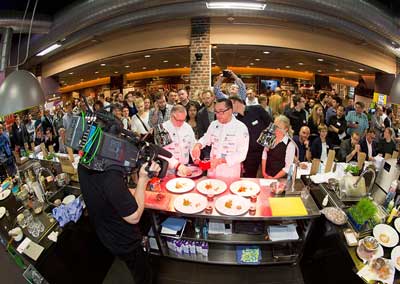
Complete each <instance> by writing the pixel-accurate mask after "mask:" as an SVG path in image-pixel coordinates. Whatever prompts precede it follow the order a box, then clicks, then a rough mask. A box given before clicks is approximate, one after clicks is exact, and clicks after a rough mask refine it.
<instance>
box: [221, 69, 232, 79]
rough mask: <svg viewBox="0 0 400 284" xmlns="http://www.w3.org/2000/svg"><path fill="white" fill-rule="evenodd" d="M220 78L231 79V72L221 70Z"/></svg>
mask: <svg viewBox="0 0 400 284" xmlns="http://www.w3.org/2000/svg"><path fill="white" fill-rule="evenodd" d="M222 77H225V78H230V77H231V72H230V71H229V70H223V71H222Z"/></svg>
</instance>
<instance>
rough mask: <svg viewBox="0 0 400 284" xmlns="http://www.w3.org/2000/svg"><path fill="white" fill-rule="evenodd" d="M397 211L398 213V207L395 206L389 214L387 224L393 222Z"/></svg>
mask: <svg viewBox="0 0 400 284" xmlns="http://www.w3.org/2000/svg"><path fill="white" fill-rule="evenodd" d="M390 202H393V200H392V201H390ZM397 213H398V211H397V208H396V207H394V208H393V209H392V211H391V212H390V215H389V217H388V218H387V220H386V223H387V224H390V223H391V222H392V220H393V218H394V217H395V216H397Z"/></svg>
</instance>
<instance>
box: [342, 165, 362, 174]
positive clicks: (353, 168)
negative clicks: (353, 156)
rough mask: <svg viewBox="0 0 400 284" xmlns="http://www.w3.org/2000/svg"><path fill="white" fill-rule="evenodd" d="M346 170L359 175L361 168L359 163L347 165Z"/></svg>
mask: <svg viewBox="0 0 400 284" xmlns="http://www.w3.org/2000/svg"><path fill="white" fill-rule="evenodd" d="M344 171H345V172H346V173H351V174H352V175H358V174H359V173H360V168H359V167H358V166H357V165H347V167H346V168H345V169H344Z"/></svg>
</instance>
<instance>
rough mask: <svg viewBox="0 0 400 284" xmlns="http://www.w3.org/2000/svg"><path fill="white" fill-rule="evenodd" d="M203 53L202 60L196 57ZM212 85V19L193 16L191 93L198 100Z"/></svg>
mask: <svg viewBox="0 0 400 284" xmlns="http://www.w3.org/2000/svg"><path fill="white" fill-rule="evenodd" d="M196 54H197V55H199V54H201V60H199V58H197V59H196ZM210 86H211V46H210V19H209V18H193V19H192V27H191V38H190V90H191V91H190V93H191V98H192V99H195V100H197V99H198V96H199V93H201V91H203V90H206V89H209V88H210Z"/></svg>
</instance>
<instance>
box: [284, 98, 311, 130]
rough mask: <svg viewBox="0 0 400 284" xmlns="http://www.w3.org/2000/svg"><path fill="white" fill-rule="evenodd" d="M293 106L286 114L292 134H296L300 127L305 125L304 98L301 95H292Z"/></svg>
mask: <svg viewBox="0 0 400 284" xmlns="http://www.w3.org/2000/svg"><path fill="white" fill-rule="evenodd" d="M293 104H294V108H292V109H290V110H289V111H288V112H287V113H286V116H287V117H288V118H289V120H290V125H291V126H292V129H293V133H294V135H298V134H299V131H300V128H301V127H303V126H306V125H307V114H306V112H305V110H304V108H305V107H306V99H305V98H303V97H302V96H299V95H297V96H294V97H293Z"/></svg>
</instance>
